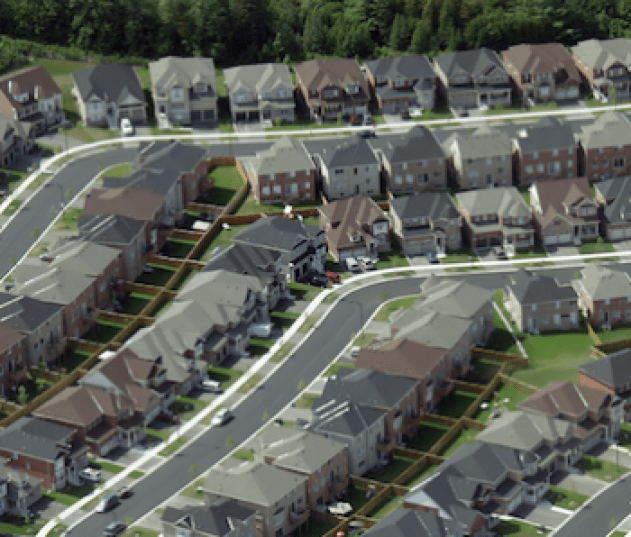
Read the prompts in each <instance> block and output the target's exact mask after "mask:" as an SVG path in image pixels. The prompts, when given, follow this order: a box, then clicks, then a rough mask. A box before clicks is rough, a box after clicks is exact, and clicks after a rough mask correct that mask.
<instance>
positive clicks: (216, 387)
mask: <svg viewBox="0 0 631 537" xmlns="http://www.w3.org/2000/svg"><path fill="white" fill-rule="evenodd" d="M201 387H202V389H204V390H206V391H208V392H213V393H221V392H222V391H223V390H222V389H221V384H220V383H219V382H217V381H216V380H210V379H206V380H203V381H202V386H201Z"/></svg>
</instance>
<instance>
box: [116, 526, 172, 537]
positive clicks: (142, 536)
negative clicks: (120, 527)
mask: <svg viewBox="0 0 631 537" xmlns="http://www.w3.org/2000/svg"><path fill="white" fill-rule="evenodd" d="M160 535H162V532H159V531H155V530H150V529H147V528H141V527H140V526H132V527H130V528H128V529H127V531H125V533H123V534H122V536H121V537H160Z"/></svg>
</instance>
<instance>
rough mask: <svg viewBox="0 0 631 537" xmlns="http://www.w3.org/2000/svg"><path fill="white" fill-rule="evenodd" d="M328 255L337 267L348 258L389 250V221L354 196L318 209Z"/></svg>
mask: <svg viewBox="0 0 631 537" xmlns="http://www.w3.org/2000/svg"><path fill="white" fill-rule="evenodd" d="M318 213H319V215H320V227H321V228H322V229H324V232H325V235H326V244H327V247H328V250H329V253H330V254H331V255H332V256H333V257H334V258H335V260H336V261H338V262H339V263H341V264H345V261H346V259H348V258H349V257H354V258H356V257H358V256H368V257H371V258H372V257H374V256H376V255H378V253H379V252H389V251H390V222H389V221H388V217H387V216H386V214H385V213H384V212H383V210H382V209H381V207H379V205H378V204H377V203H376V202H375V201H373V200H372V199H371V198H368V197H366V196H354V197H352V198H347V199H344V200H338V201H333V202H331V203H327V204H326V205H321V206H320V207H318Z"/></svg>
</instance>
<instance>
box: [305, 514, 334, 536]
mask: <svg viewBox="0 0 631 537" xmlns="http://www.w3.org/2000/svg"><path fill="white" fill-rule="evenodd" d="M335 526H336V525H334V524H331V523H330V522H325V521H324V520H316V519H315V518H313V517H311V518H310V519H309V520H307V529H306V530H303V529H302V528H301V529H300V537H321V536H322V535H325V534H326V533H328V532H329V531H331V530H332V529H333V528H334V527H335Z"/></svg>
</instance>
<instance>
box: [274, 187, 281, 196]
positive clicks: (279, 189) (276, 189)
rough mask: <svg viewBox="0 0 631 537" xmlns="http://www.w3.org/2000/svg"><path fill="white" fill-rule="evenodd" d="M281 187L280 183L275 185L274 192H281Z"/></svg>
mask: <svg viewBox="0 0 631 537" xmlns="http://www.w3.org/2000/svg"><path fill="white" fill-rule="evenodd" d="M280 193H281V188H280V185H274V194H280Z"/></svg>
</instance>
